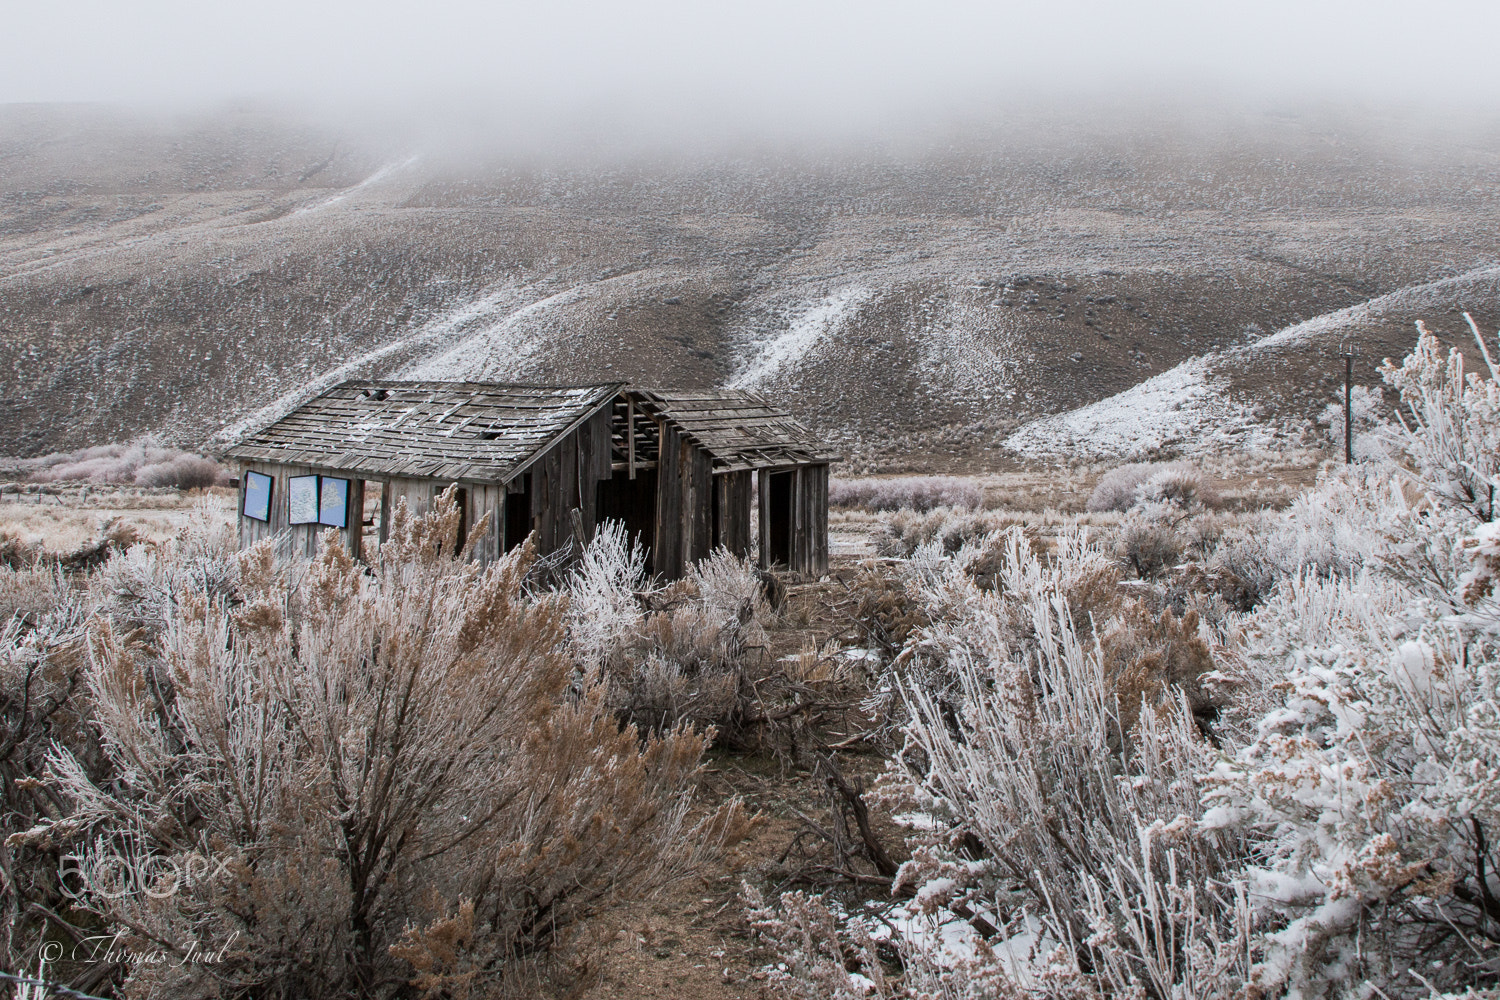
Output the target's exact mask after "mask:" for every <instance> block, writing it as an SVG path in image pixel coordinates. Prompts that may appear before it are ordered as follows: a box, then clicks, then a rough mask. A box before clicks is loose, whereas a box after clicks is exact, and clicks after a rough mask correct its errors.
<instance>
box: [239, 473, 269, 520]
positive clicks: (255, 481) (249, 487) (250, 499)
mask: <svg viewBox="0 0 1500 1000" xmlns="http://www.w3.org/2000/svg"><path fill="white" fill-rule="evenodd" d="M273 482H274V480H273V479H272V478H271V477H270V476H267V475H265V474H263V473H259V472H247V473H245V510H244V514H245V516H246V517H248V518H252V519H254V520H256V521H269V520H270V519H271V484H272V483H273Z"/></svg>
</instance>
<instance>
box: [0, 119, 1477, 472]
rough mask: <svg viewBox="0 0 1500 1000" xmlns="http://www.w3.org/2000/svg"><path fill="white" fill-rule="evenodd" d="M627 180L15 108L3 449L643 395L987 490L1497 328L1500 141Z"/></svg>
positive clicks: (456, 152) (834, 164)
mask: <svg viewBox="0 0 1500 1000" xmlns="http://www.w3.org/2000/svg"><path fill="white" fill-rule="evenodd" d="M604 146H608V144H605V143H601V144H600V146H599V147H596V148H591V149H590V148H583V147H580V148H579V149H577V150H571V151H568V152H559V151H552V152H548V151H546V150H544V149H541V148H539V147H537V146H535V145H534V144H533V145H525V144H521V143H517V144H515V148H508V146H507V143H506V142H505V141H504V136H493V135H486V134H482V130H481V134H470V135H468V136H466V137H465V138H464V139H463V140H462V141H460V140H459V139H457V138H455V133H453V132H452V131H451V130H450V131H449V132H447V133H445V135H444V138H443V139H442V140H436V139H434V138H433V137H432V136H431V135H426V136H424V135H422V134H421V133H420V132H419V131H415V130H409V131H407V132H404V133H397V132H394V131H392V130H388V129H387V130H384V131H380V130H371V129H368V128H363V127H359V128H357V127H354V126H352V125H348V124H345V125H341V126H332V125H328V124H326V123H325V122H322V121H319V120H316V119H314V118H311V117H308V116H299V115H296V114H292V113H290V112H285V111H275V110H267V109H240V110H222V111H219V112H215V113H213V114H207V113H200V114H198V115H195V116H177V117H165V116H152V115H148V114H145V113H142V112H132V111H126V110H122V109H117V108H106V107H93V106H78V105H68V106H64V105H29V106H20V105H12V106H4V107H0V440H3V441H5V442H6V447H5V448H4V449H0V450H6V451H12V452H15V453H20V454H37V453H41V452H45V451H49V450H55V449H59V448H73V447H79V446H83V445H87V444H93V443H98V442H100V441H106V440H118V439H121V438H125V437H129V436H132V435H136V434H140V433H146V432H155V433H158V434H161V435H163V436H164V437H165V438H166V439H167V440H169V441H170V442H172V443H175V444H180V445H185V446H194V447H198V446H203V445H205V444H211V443H212V442H213V441H215V440H219V441H222V440H224V439H225V438H226V437H229V436H232V435H233V433H234V431H235V429H236V428H237V427H239V426H243V424H244V422H246V421H248V420H252V419H255V418H256V416H257V415H261V416H264V415H265V414H268V413H271V412H274V411H275V408H276V407H278V406H284V405H286V404H287V403H288V402H289V401H291V400H294V399H297V398H300V397H301V396H303V395H306V394H308V393H310V392H313V391H316V390H317V389H318V388H319V387H321V386H323V385H326V384H328V383H331V382H333V381H335V380H338V379H340V378H346V377H353V376H356V375H360V376H382V377H443V378H472V379H490V380H516V381H548V382H552V381H557V382H583V381H592V380H606V379H628V380H629V381H632V382H635V383H637V384H640V385H644V386H648V387H655V388H684V387H699V386H709V385H734V386H741V387H746V388H755V389H761V390H764V391H765V392H767V393H768V394H770V395H772V396H773V397H775V398H777V399H778V400H781V401H783V402H785V404H786V405H788V406H789V407H790V408H791V409H792V410H794V411H795V412H796V413H797V414H798V415H800V416H801V417H803V418H804V419H805V420H807V421H808V422H809V423H810V424H812V425H813V426H814V427H816V428H818V429H819V430H820V431H821V432H822V433H823V434H825V435H826V436H828V437H829V438H830V439H831V440H832V441H834V442H836V443H837V444H838V445H839V446H840V447H841V448H843V449H844V450H845V451H846V452H847V453H849V454H850V455H853V456H856V457H859V458H861V459H868V458H871V457H880V456H885V458H884V460H885V461H895V462H901V461H906V462H908V463H910V462H911V461H912V460H911V459H910V458H909V457H907V458H903V457H902V456H909V455H910V454H911V453H912V452H913V451H919V452H920V458H921V460H922V461H926V462H931V463H937V464H941V463H943V462H949V463H950V464H951V463H957V464H960V465H970V466H983V465H994V464H996V463H1000V462H1003V461H1006V460H1007V458H1008V456H1010V455H1012V454H1013V452H1011V451H1009V450H1007V449H1006V448H1005V447H1004V444H1005V442H1006V441H1007V440H1008V439H1010V438H1011V436H1012V435H1013V434H1014V432H1015V431H1016V430H1017V428H1020V427H1023V426H1025V425H1028V424H1030V425H1031V427H1033V428H1040V430H1033V431H1028V433H1029V434H1030V435H1031V438H1030V439H1027V438H1023V439H1017V440H1031V439H1035V438H1036V435H1037V434H1041V435H1042V437H1043V438H1047V437H1048V436H1049V435H1053V436H1056V435H1061V437H1058V440H1063V439H1066V435H1067V434H1075V436H1076V434H1077V433H1081V434H1083V435H1084V436H1085V437H1087V436H1088V434H1087V432H1086V431H1077V428H1076V427H1075V428H1074V429H1073V430H1066V431H1065V430H1064V429H1062V428H1052V429H1049V428H1051V426H1052V425H1047V424H1041V425H1038V424H1034V423H1032V422H1033V421H1035V420H1037V419H1038V418H1041V417H1045V416H1047V415H1050V414H1061V413H1065V412H1067V411H1072V410H1075V409H1077V408H1080V407H1086V406H1089V405H1090V404H1095V403H1098V402H1099V401H1101V400H1105V399H1108V398H1110V397H1113V396H1115V395H1116V394H1118V393H1122V392H1126V391H1127V390H1130V389H1132V387H1134V386H1137V385H1139V384H1141V383H1143V382H1145V381H1146V380H1148V379H1151V378H1153V377H1155V376H1160V375H1162V374H1163V373H1167V372H1171V371H1173V370H1174V369H1178V366H1179V365H1182V364H1184V363H1185V362H1189V363H1190V364H1192V365H1198V366H1200V367H1202V368H1203V370H1204V372H1206V373H1207V374H1206V375H1204V376H1203V379H1204V385H1206V386H1209V387H1210V388H1211V389H1212V392H1213V393H1216V394H1219V395H1224V394H1226V393H1227V394H1228V396H1233V395H1234V394H1235V393H1238V396H1235V397H1234V398H1235V399H1236V400H1237V402H1236V403H1235V406H1236V407H1238V409H1236V410H1235V414H1238V415H1240V416H1244V415H1245V414H1248V416H1246V417H1245V419H1246V420H1249V421H1251V422H1258V424H1264V425H1268V426H1269V425H1270V424H1272V423H1275V422H1276V421H1277V420H1278V419H1283V418H1285V419H1292V418H1301V417H1306V416H1308V415H1310V414H1312V413H1315V412H1316V411H1317V410H1319V409H1321V408H1322V406H1323V405H1325V404H1326V402H1328V399H1329V393H1330V392H1331V389H1332V383H1331V382H1330V381H1329V380H1330V379H1332V378H1334V377H1335V376H1338V375H1341V372H1338V371H1335V367H1336V366H1335V365H1333V364H1332V363H1331V362H1330V358H1331V351H1332V348H1331V347H1330V346H1329V338H1330V337H1333V340H1332V344H1333V346H1334V347H1336V342H1337V337H1335V336H1334V332H1337V333H1338V335H1342V333H1343V332H1347V330H1348V329H1356V328H1357V330H1358V331H1359V332H1360V333H1361V334H1362V335H1363V336H1364V337H1365V338H1366V339H1367V340H1368V341H1369V343H1368V345H1367V354H1368V355H1369V356H1370V357H1371V358H1372V360H1375V361H1378V360H1379V357H1380V356H1381V354H1382V353H1387V354H1389V353H1399V352H1400V350H1402V349H1404V348H1405V346H1407V345H1408V344H1409V343H1410V342H1411V340H1412V339H1413V335H1412V334H1411V332H1410V330H1411V326H1410V324H1411V321H1412V320H1413V319H1415V318H1426V319H1427V320H1428V321H1429V323H1431V324H1432V325H1434V326H1435V327H1437V328H1440V329H1444V330H1446V331H1448V332H1450V333H1451V334H1453V335H1454V336H1455V338H1457V337H1458V336H1459V335H1461V334H1463V329H1462V325H1461V323H1459V322H1458V320H1457V314H1458V313H1459V312H1461V311H1463V310H1465V309H1467V310H1470V311H1472V312H1474V313H1475V315H1476V318H1477V319H1479V320H1480V321H1481V322H1482V323H1485V324H1486V325H1488V326H1489V327H1491V328H1493V327H1494V326H1495V325H1496V321H1497V320H1500V306H1497V297H1496V294H1495V292H1496V290H1497V289H1496V287H1495V278H1494V274H1493V272H1490V271H1487V270H1486V269H1487V268H1489V267H1491V266H1492V265H1494V264H1495V263H1496V262H1497V261H1500V226H1497V225H1496V222H1497V221H1500V199H1497V197H1496V195H1497V193H1500V128H1497V127H1496V122H1494V121H1488V120H1486V121H1464V122H1448V123H1441V124H1433V123H1431V122H1429V121H1425V120H1423V119H1420V118H1410V119H1402V118H1399V117H1393V116H1385V117H1376V116H1373V115H1370V114H1363V115H1355V114H1353V113H1338V114H1336V113H1334V112H1332V111H1327V110H1323V111H1306V112H1299V113H1292V112H1285V113H1277V114H1269V113H1263V112H1251V111H1246V110H1219V111H1214V112H1212V113H1210V112H1202V111H1199V112H1193V113H1188V112H1185V111H1182V110H1180V109H1179V110H1177V111H1165V110H1161V109H1157V110H1155V111H1144V110H1139V109H1137V110H1134V111H1119V110H1117V111H1114V112H1110V113H1105V112H1103V111H1099V110H1098V109H1096V110H1094V111H1091V112H1087V113H1085V112H1082V111H1079V112H1071V113H1068V114H1061V113H1051V112H1045V111H1041V110H1037V111H1034V112H1029V113H1025V114H1021V113H1017V114H1012V115H1011V116H1010V117H1008V118H1004V119H1001V118H996V119H994V120H990V121H988V122H986V123H983V124H976V125H973V126H968V125H965V124H964V123H961V122H960V123H955V124H951V125H942V126H930V127H927V128H925V129H919V130H913V131H910V132H908V133H903V134H901V135H897V136H894V137H891V138H887V139H884V140H881V141H878V142H877V141H873V140H865V141H861V142H853V141H850V142H847V143H846V142H842V141H838V142H835V141H832V140H829V141H821V142H820V141H814V140H811V139H807V138H805V137H804V138H802V139H792V138H787V139H785V140H778V142H776V143H774V144H766V143H760V144H756V143H751V142H748V141H733V142H727V141H726V142H723V143H719V144H718V145H715V144H713V143H700V144H697V145H694V144H691V143H685V144H684V145H683V146H682V147H680V148H678V150H677V152H675V153H673V154H671V155H651V156H648V155H646V154H645V153H642V152H640V151H639V148H636V147H630V146H628V144H617V145H616V146H615V147H610V148H609V149H602V148H601V147H604ZM1434 283H1436V284H1434ZM1416 286H1427V290H1426V291H1421V290H1417V291H1414V292H1412V293H1410V294H1404V295H1403V294H1400V293H1402V292H1403V290H1405V289H1414V288H1416ZM1370 300H1378V304H1373V305H1371V306H1366V307H1361V304H1362V303H1366V302H1369V301H1370ZM1340 310H1352V311H1351V312H1347V313H1340V314H1339V315H1340V317H1341V318H1340V319H1338V320H1337V322H1334V321H1326V322H1320V323H1314V324H1312V325H1311V326H1310V327H1306V328H1303V329H1304V331H1307V330H1311V334H1310V335H1308V336H1302V335H1296V336H1292V335H1287V336H1282V337H1280V338H1276V337H1273V336H1272V335H1274V334H1276V333H1277V331H1282V330H1285V329H1287V328H1290V327H1295V326H1297V325H1298V324H1303V323H1307V322H1308V321H1313V320H1315V318H1317V317H1321V316H1325V315H1326V314H1332V313H1337V312H1338V311H1340ZM1463 335H1464V336H1466V334H1463ZM1267 338H1269V339H1267ZM1262 343H1263V345H1264V346H1256V345H1260V344H1262ZM1194 358H1200V359H1201V360H1199V361H1191V362H1190V359H1194ZM1194 370H1196V369H1194ZM1359 377H1360V380H1361V381H1364V382H1370V383H1373V382H1376V381H1378V376H1377V375H1376V374H1375V371H1374V367H1373V365H1363V366H1362V368H1361V372H1360V376H1359ZM1228 396H1225V398H1228ZM1215 398H1218V397H1217V396H1216V397H1215ZM1241 404H1243V405H1241ZM1123 405H1124V406H1125V407H1126V408H1127V410H1128V409H1131V408H1132V407H1134V406H1135V404H1134V403H1132V402H1131V397H1125V403H1124V404H1123ZM1168 405H1169V406H1170V401H1169V403H1168ZM1236 419H1238V417H1236ZM1075 432H1076V433H1075ZM1158 438H1161V436H1160V435H1158ZM1180 438H1181V435H1178V439H1179V441H1178V443H1180ZM1153 440H1155V444H1154V445H1152V447H1158V446H1165V447H1167V448H1169V449H1170V447H1172V446H1173V439H1172V435H1171V434H1170V433H1168V434H1167V436H1166V437H1165V438H1161V439H1160V440H1156V439H1153ZM1016 443H1017V442H1016V441H1012V445H1013V447H1014V446H1015V445H1016ZM1022 450H1023V451H1024V450H1026V449H1024V448H1023V449H1022ZM1053 450H1054V451H1055V450H1056V449H1053ZM1082 450H1084V451H1087V450H1088V449H1087V448H1083V449H1082ZM1121 450H1124V451H1129V450H1131V449H1130V448H1124V449H1121ZM1031 451H1032V453H1036V454H1041V453H1043V452H1046V451H1048V449H1047V448H1040V449H1037V448H1032V449H1031Z"/></svg>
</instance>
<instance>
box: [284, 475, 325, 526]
mask: <svg viewBox="0 0 1500 1000" xmlns="http://www.w3.org/2000/svg"><path fill="white" fill-rule="evenodd" d="M286 485H287V494H286V496H287V502H288V505H289V506H290V508H291V515H292V516H291V518H290V520H291V522H292V523H293V524H317V523H318V477H317V476H293V477H292V478H291V479H288V480H287V484H286Z"/></svg>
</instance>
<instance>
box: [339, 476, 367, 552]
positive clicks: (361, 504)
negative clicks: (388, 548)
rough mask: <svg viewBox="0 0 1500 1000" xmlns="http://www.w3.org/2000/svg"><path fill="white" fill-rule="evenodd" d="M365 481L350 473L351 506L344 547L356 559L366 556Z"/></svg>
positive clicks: (347, 517)
mask: <svg viewBox="0 0 1500 1000" xmlns="http://www.w3.org/2000/svg"><path fill="white" fill-rule="evenodd" d="M364 521H365V481H364V480H363V479H360V478H359V476H358V475H356V474H354V473H350V478H349V507H348V511H347V513H346V514H345V515H344V547H345V548H346V549H348V550H349V554H350V555H351V556H353V557H354V558H356V559H363V558H364V555H365V553H364V541H365V525H364Z"/></svg>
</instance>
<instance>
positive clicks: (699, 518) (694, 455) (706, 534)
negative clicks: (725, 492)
mask: <svg viewBox="0 0 1500 1000" xmlns="http://www.w3.org/2000/svg"><path fill="white" fill-rule="evenodd" d="M683 457H684V459H685V462H684V466H685V470H686V472H687V476H688V482H687V488H688V495H687V501H686V510H687V513H688V521H689V523H690V524H691V525H692V527H691V531H692V537H693V544H692V549H691V556H690V557H689V558H690V559H691V560H692V561H693V562H697V561H699V560H700V559H706V558H708V556H709V554H710V553H711V552H712V551H713V542H714V539H713V523H712V520H711V519H712V517H713V513H714V512H713V459H712V458H710V457H709V455H708V453H707V452H706V451H704V450H703V449H702V448H699V447H697V446H696V445H694V444H693V443H692V442H691V441H684V442H683Z"/></svg>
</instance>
